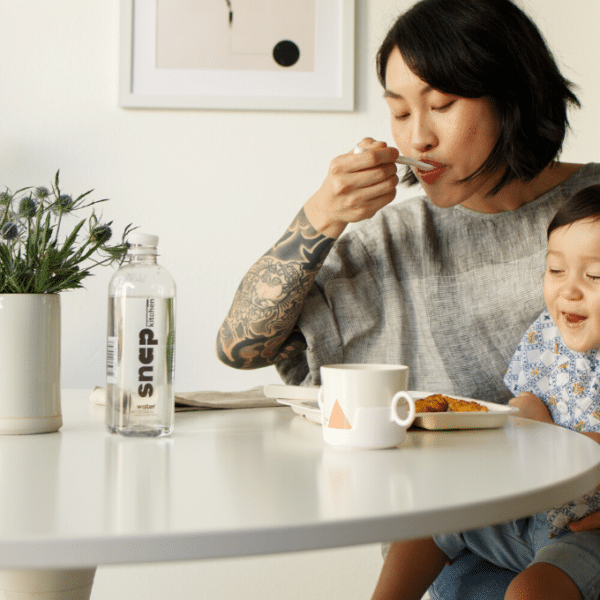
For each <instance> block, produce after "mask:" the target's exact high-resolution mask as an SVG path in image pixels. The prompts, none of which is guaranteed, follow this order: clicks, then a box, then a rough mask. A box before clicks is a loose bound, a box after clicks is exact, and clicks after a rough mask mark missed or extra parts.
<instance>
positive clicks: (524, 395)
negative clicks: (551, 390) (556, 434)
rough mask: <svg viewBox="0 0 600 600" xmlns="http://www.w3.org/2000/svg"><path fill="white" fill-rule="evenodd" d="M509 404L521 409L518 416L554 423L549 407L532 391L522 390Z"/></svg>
mask: <svg viewBox="0 0 600 600" xmlns="http://www.w3.org/2000/svg"><path fill="white" fill-rule="evenodd" d="M508 404H509V405H510V406H515V407H517V408H518V409H519V414H518V415H516V416H517V417H523V418H524V419H533V420H534V421H541V422H542V423H554V421H553V420H552V417H551V416H550V411H549V410H548V407H547V406H546V405H545V404H544V403H543V402H542V400H540V399H539V398H538V397H537V396H535V395H534V394H532V393H531V392H521V393H520V394H519V395H518V396H517V397H516V398H513V399H512V400H510V401H509V402H508Z"/></svg>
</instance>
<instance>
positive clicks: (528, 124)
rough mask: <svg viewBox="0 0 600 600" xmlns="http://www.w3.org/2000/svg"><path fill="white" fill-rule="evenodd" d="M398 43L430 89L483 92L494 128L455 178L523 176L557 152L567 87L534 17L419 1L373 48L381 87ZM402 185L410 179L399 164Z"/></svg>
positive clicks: (505, 6)
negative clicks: (478, 161)
mask: <svg viewBox="0 0 600 600" xmlns="http://www.w3.org/2000/svg"><path fill="white" fill-rule="evenodd" d="M396 47H397V48H398V49H399V50H400V52H401V54H402V57H403V58H404V61H405V62H406V64H407V65H408V67H409V68H410V69H411V71H412V72H413V73H415V75H417V76H418V77H419V78H420V79H422V80H423V81H425V82H426V83H428V84H429V85H430V86H431V87H433V88H435V89H437V90H440V91H441V92H444V93H446V94H452V95H456V96H461V97H463V98H482V97H487V98H488V99H489V100H490V101H491V102H492V104H493V106H494V108H495V110H496V111H497V113H498V116H499V119H500V124H501V133H500V138H499V139H498V142H497V144H496V146H495V148H494V149H493V150H492V152H491V153H490V155H489V157H488V158H487V160H486V161H485V162H484V164H483V165H482V166H481V167H480V168H479V169H478V170H477V171H476V172H475V173H473V174H471V175H470V176H469V177H467V178H466V179H464V180H463V182H466V181H470V180H472V179H475V178H476V177H478V176H479V175H483V174H489V173H492V172H495V171H497V170H498V169H502V168H503V169H504V173H503V176H502V178H501V180H500V181H499V183H498V184H497V185H496V186H495V187H494V189H492V190H491V192H490V195H493V194H496V193H497V192H498V191H500V189H502V188H503V187H504V186H505V185H506V184H507V183H509V182H510V181H512V180H515V179H520V180H524V181H528V180H531V179H533V178H534V177H535V176H536V175H538V174H539V173H540V172H541V171H543V170H544V168H546V167H547V166H548V165H549V164H550V163H551V162H552V161H553V160H554V159H555V158H556V157H557V156H558V155H559V153H560V150H561V148H562V144H563V141H564V138H565V134H566V130H567V127H568V126H569V120H568V116H567V110H568V108H569V104H572V105H574V106H579V100H578V99H577V96H576V95H575V94H574V93H573V91H572V88H573V85H572V84H571V82H570V81H568V80H567V79H565V78H564V77H563V76H562V75H561V73H560V72H559V70H558V67H557V66H556V63H555V61H554V58H553V57H552V54H551V52H550V50H549V49H548V47H547V46H546V43H545V41H544V39H543V37H542V35H541V33H540V32H539V30H538V28H537V27H536V26H535V25H534V23H533V22H532V21H531V20H530V19H529V18H528V17H527V16H526V15H525V14H524V13H523V11H521V9H519V8H518V7H517V6H515V5H514V4H513V3H512V2H510V0H421V2H417V4H415V5H414V6H413V7H412V8H410V9H409V10H408V11H407V12H406V13H404V14H403V15H401V16H400V17H399V18H398V20H397V21H396V23H395V24H394V25H393V26H392V28H391V29H390V31H389V32H388V34H387V36H386V38H385V40H384V41H383V43H382V45H381V47H380V48H379V51H378V53H377V75H378V77H379V81H380V82H381V85H382V86H383V87H384V88H385V89H387V88H386V81H385V74H386V67H387V63H388V59H389V56H390V54H391V52H392V51H393V50H394V48H396ZM402 181H403V182H404V183H408V184H409V185H412V184H414V183H417V178H416V177H415V175H414V174H413V172H412V171H410V170H407V173H406V175H405V176H404V179H403V180H402Z"/></svg>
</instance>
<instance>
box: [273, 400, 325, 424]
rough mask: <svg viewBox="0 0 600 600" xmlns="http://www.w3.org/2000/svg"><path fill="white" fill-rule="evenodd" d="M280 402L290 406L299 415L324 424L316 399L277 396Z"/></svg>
mask: <svg viewBox="0 0 600 600" xmlns="http://www.w3.org/2000/svg"><path fill="white" fill-rule="evenodd" d="M276 400H277V402H279V404H285V405H286V406H290V407H291V408H292V410H293V411H294V412H295V413H296V414H297V415H302V416H303V417H306V418H307V419H308V420H309V421H312V422H313V423H316V424H317V425H321V424H322V417H321V409H320V408H319V407H318V405H317V403H316V402H315V401H314V400H289V399H287V398H276Z"/></svg>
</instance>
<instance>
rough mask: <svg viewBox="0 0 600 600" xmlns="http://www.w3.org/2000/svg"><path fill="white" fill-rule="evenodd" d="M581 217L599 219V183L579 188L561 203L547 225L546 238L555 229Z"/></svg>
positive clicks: (579, 219)
mask: <svg viewBox="0 0 600 600" xmlns="http://www.w3.org/2000/svg"><path fill="white" fill-rule="evenodd" d="M582 219H592V220H594V221H600V184H596V185H590V186H588V187H586V188H583V189H582V190H579V191H578V192H577V193H576V194H575V195H574V196H572V197H571V198H569V199H568V200H566V201H565V202H564V203H563V204H562V205H561V207H560V208H559V209H558V210H557V211H556V214H555V215H554V218H553V219H552V221H550V225H548V239H550V234H551V233H552V232H553V231H554V230H555V229H558V228H559V227H564V226H565V225H571V224H572V223H575V222H576V221H581V220H582Z"/></svg>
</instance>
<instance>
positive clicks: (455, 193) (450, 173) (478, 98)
mask: <svg viewBox="0 0 600 600" xmlns="http://www.w3.org/2000/svg"><path fill="white" fill-rule="evenodd" d="M377 67H378V75H379V79H380V81H381V83H382V85H383V87H384V90H385V99H386V101H387V103H388V106H389V109H390V113H391V119H392V133H393V137H394V141H395V143H396V145H397V147H398V149H399V150H400V152H401V153H402V154H404V155H406V156H410V157H412V158H417V159H420V160H424V161H425V162H429V163H430V164H431V165H432V166H433V167H434V169H433V170H431V171H420V170H415V169H409V170H407V172H406V173H405V174H404V177H403V179H402V181H403V182H404V183H408V184H409V185H410V184H411V183H416V182H419V183H421V185H422V186H423V189H424V191H425V193H426V197H418V198H414V199H412V200H408V201H405V202H402V203H397V204H394V205H391V206H388V205H389V204H390V203H391V201H392V200H393V199H394V197H395V189H396V185H397V184H398V176H397V169H396V165H395V163H394V161H395V159H396V158H397V156H398V152H397V150H396V149H395V148H391V147H387V145H386V144H385V143H383V142H377V141H375V140H373V139H370V138H367V139H364V140H363V141H362V142H360V146H361V147H362V148H366V149H367V151H366V152H363V153H360V154H355V153H354V152H353V151H352V150H351V151H349V152H348V153H347V154H344V155H342V156H339V157H337V158H335V159H334V160H333V161H332V162H331V164H330V168H329V172H328V175H327V177H326V179H325V181H324V182H323V185H322V186H321V188H320V189H319V190H318V191H317V192H316V193H315V194H314V195H313V196H312V197H311V198H310V199H309V200H308V201H307V202H306V204H305V205H304V207H303V209H302V210H301V211H300V213H299V214H298V215H297V216H296V218H295V219H294V221H293V222H292V224H291V225H290V227H289V228H288V230H287V231H286V233H285V234H284V236H283V237H282V238H281V239H280V240H279V241H278V242H277V243H276V244H275V245H274V246H273V248H271V249H270V250H269V251H268V252H267V253H266V254H265V255H264V256H263V257H261V258H260V259H259V260H258V261H257V263H256V264H255V265H254V266H253V267H252V268H251V269H250V271H249V273H248V274H247V275H246V277H245V278H244V280H243V281H242V283H241V285H240V287H239V289H238V292H237V294H236V296H235V299H234V301H233V305H232V307H231V310H230V312H229V314H228V315H227V318H226V319H225V322H224V323H223V326H222V327H221V330H220V332H219V336H218V338H217V351H218V354H219V357H220V359H221V360H222V361H223V362H224V363H226V364H229V365H231V366H234V367H237V368H256V367H261V366H265V365H269V364H276V365H277V369H278V370H279V372H280V374H281V375H282V377H283V379H284V380H285V381H286V382H287V383H290V384H304V385H311V384H313V385H314V384H318V383H319V367H320V366H321V365H322V364H327V363H338V362H372V363H382V362H383V363H397V364H398V363H399V364H407V365H409V366H410V382H409V387H410V388H411V389H421V390H431V391H435V392H445V393H450V394H451V393H454V394H457V395H462V396H469V397H474V398H481V399H486V400H493V401H497V402H507V401H508V400H509V399H510V397H511V394H510V392H509V391H508V390H507V389H506V388H505V386H504V384H503V381H502V377H503V375H504V372H505V370H506V368H507V365H508V364H509V362H510V359H511V356H512V355H513V353H514V350H515V348H516V347H517V345H518V343H519V340H520V339H521V337H522V335H523V333H524V331H525V330H526V329H527V327H528V326H529V324H530V322H532V321H533V319H534V318H535V317H536V316H537V315H538V314H539V313H540V312H541V311H542V309H543V306H544V304H543V297H542V294H541V291H540V285H539V282H540V280H541V277H542V274H543V272H544V267H545V251H546V242H545V232H546V228H547V226H548V223H549V221H550V219H551V217H552V216H553V215H554V213H555V212H556V209H557V208H558V206H559V204H560V203H561V202H562V200H563V199H564V198H565V197H567V196H570V195H572V194H573V193H574V192H575V191H577V190H578V189H581V188H583V187H587V186H588V185H591V184H594V183H598V182H600V166H599V165H578V164H564V163H560V162H558V161H557V160H556V159H557V156H558V154H559V152H560V149H561V146H562V143H563V140H564V136H565V132H566V128H567V127H568V118H567V110H568V108H569V106H577V105H578V101H577V98H576V96H575V95H574V93H573V92H572V90H571V84H570V83H569V82H568V81H567V80H565V79H564V78H563V77H562V75H561V74H560V72H559V71H558V68H557V67H556V64H555V62H554V60H553V58H552V56H551V54H550V52H549V50H548V49H547V47H546V45H545V43H544V41H543V39H542V37H541V35H540V34H539V31H538V30H537V28H536V27H535V26H534V25H533V23H531V21H530V20H529V19H528V18H527V17H526V16H525V15H524V14H523V13H522V11H521V10H520V9H518V8H517V7H516V6H515V5H514V4H512V3H511V2H510V1H509V0H423V1H421V2H419V3H417V4H416V5H414V6H413V7H412V8H411V9H410V10H409V11H408V12H406V13H405V14H404V15H402V16H401V17H400V18H399V19H398V21H397V22H396V23H395V24H394V26H393V27H392V29H391V30H390V31H389V33H388V35H387V36H386V38H385V40H384V42H383V44H382V46H381V48H380V50H379V53H378V56H377ZM350 223H355V224H356V225H354V226H353V227H352V228H351V230H348V231H346V229H347V226H348V224H350ZM343 232H345V235H344V236H343V237H341V238H340V236H341V234H342V233H343ZM515 273H518V274H519V276H517V277H515ZM580 525H581V526H583V527H595V526H599V525H600V518H598V515H591V516H590V517H588V520H587V521H584V522H582V523H581V524H580ZM393 551H394V546H393V545H392V552H393ZM487 567H488V565H482V564H481V563H480V562H478V561H476V560H474V558H473V557H472V556H468V555H465V556H464V557H461V558H459V559H458V560H456V561H455V562H454V563H453V564H452V565H451V566H449V567H447V568H446V569H445V570H444V572H443V573H442V575H441V576H440V577H439V578H438V580H437V581H436V583H435V584H434V587H433V589H432V596H433V597H434V598H437V597H441V596H438V594H443V597H444V598H486V600H489V599H491V598H496V597H497V598H502V597H503V595H504V591H503V590H505V589H506V587H507V586H508V583H509V581H510V580H511V579H512V577H514V575H515V574H514V573H509V572H503V571H500V570H494V569H492V568H491V565H489V567H490V568H489V569H487ZM482 568H484V569H487V570H485V573H486V577H485V578H484V580H482V579H481V578H479V580H478V582H479V584H478V583H477V582H476V578H474V577H471V576H470V575H471V574H472V573H475V572H477V571H480V570H481V569H482ZM388 577H393V573H392V574H390V573H386V570H385V566H384V571H383V573H382V580H380V583H382V581H383V582H384V583H385V580H386V578H388ZM387 581H388V582H389V580H387ZM478 585H481V586H483V587H478ZM379 589H382V588H381V587H380V588H379ZM494 594H495V595H494Z"/></svg>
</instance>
